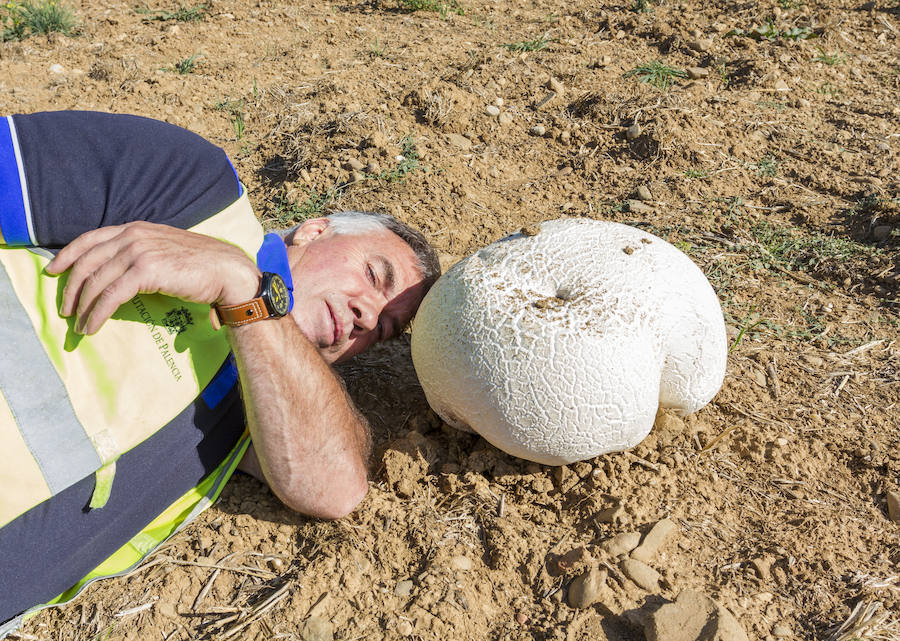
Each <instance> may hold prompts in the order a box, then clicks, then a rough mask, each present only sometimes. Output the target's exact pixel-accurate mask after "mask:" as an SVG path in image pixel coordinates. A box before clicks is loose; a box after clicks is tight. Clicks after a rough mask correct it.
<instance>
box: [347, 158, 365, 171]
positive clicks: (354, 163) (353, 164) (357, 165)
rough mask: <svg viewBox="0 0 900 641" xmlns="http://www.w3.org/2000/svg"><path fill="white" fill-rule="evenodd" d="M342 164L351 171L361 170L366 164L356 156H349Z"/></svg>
mask: <svg viewBox="0 0 900 641" xmlns="http://www.w3.org/2000/svg"><path fill="white" fill-rule="evenodd" d="M344 166H345V167H346V168H347V169H351V170H353V171H362V170H363V169H365V168H366V166H365V165H364V164H362V163H361V162H360V161H359V160H357V159H356V158H349V159H348V160H347V162H346V164H345V165H344Z"/></svg>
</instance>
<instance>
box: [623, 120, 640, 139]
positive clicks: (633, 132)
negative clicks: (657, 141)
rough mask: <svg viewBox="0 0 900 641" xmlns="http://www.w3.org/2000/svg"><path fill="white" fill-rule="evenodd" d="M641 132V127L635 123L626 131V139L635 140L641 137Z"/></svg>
mask: <svg viewBox="0 0 900 641" xmlns="http://www.w3.org/2000/svg"><path fill="white" fill-rule="evenodd" d="M641 131H642V130H641V126H640V125H639V124H637V123H634V124H633V125H631V126H630V127H629V128H628V129H626V130H625V137H626V138H628V140H635V139H636V138H638V137H639V136H640V135H641Z"/></svg>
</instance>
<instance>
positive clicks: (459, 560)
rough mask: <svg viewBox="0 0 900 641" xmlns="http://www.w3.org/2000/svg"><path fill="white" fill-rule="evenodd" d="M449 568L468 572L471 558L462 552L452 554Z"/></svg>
mask: <svg viewBox="0 0 900 641" xmlns="http://www.w3.org/2000/svg"><path fill="white" fill-rule="evenodd" d="M450 569H452V570H460V571H462V572H468V571H469V570H471V569H472V559H470V558H469V557H467V556H463V555H462V554H460V555H458V556H454V557H453V558H452V559H450Z"/></svg>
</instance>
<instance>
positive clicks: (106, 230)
mask: <svg viewBox="0 0 900 641" xmlns="http://www.w3.org/2000/svg"><path fill="white" fill-rule="evenodd" d="M120 233H122V227H121V226H117V227H101V228H99V229H94V230H91V231H89V232H85V233H84V234H82V235H81V236H79V237H78V238H76V239H75V240H73V241H72V242H71V243H69V244H68V245H66V246H65V247H63V248H62V249H61V250H60V252H59V253H58V254H57V255H56V256H55V257H54V258H53V260H51V261H50V263H49V264H48V265H47V267H46V268H45V269H46V270H47V273H48V274H54V275H55V274H62V273H63V272H64V271H66V270H67V269H69V267H71V266H72V264H73V263H74V262H75V261H76V260H78V259H79V258H80V257H81V255H82V254H84V253H85V252H87V251H88V250H90V249H91V248H93V247H94V246H96V245H98V244H100V243H104V242H106V241H108V240H110V239H112V238H115V237H116V236H118V235H119V234H120Z"/></svg>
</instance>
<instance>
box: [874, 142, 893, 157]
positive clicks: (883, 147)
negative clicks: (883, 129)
mask: <svg viewBox="0 0 900 641" xmlns="http://www.w3.org/2000/svg"><path fill="white" fill-rule="evenodd" d="M875 148H876V149H877V150H878V151H881V152H883V153H886V154H889V153H891V146H890V145H889V144H887V143H886V142H883V141H882V142H879V143H878V144H877V145H875Z"/></svg>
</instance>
